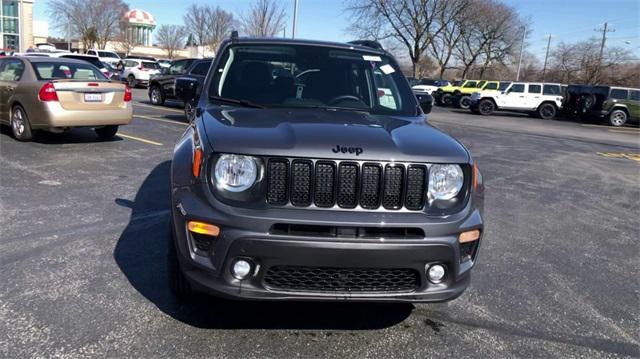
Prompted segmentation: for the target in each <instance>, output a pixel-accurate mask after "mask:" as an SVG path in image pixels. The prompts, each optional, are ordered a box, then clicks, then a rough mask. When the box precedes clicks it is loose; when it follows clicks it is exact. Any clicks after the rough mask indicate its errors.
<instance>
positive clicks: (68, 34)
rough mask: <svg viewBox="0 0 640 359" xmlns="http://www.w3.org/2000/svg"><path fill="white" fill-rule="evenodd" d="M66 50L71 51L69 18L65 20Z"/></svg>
mask: <svg viewBox="0 0 640 359" xmlns="http://www.w3.org/2000/svg"><path fill="white" fill-rule="evenodd" d="M67 50H69V52H71V19H69V20H67Z"/></svg>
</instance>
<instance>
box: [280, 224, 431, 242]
mask: <svg viewBox="0 0 640 359" xmlns="http://www.w3.org/2000/svg"><path fill="white" fill-rule="evenodd" d="M269 233H271V234H278V235H289V236H302V237H335V238H406V239H420V238H424V231H423V230H422V229H420V228H393V227H383V228H379V227H339V226H314V225H306V224H286V223H277V224H274V225H273V226H271V229H270V230H269Z"/></svg>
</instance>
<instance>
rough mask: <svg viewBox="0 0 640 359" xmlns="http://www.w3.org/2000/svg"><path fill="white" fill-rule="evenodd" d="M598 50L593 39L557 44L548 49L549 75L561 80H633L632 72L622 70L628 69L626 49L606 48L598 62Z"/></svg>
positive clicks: (630, 81) (579, 81) (566, 81)
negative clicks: (553, 47) (550, 49)
mask: <svg viewBox="0 0 640 359" xmlns="http://www.w3.org/2000/svg"><path fill="white" fill-rule="evenodd" d="M599 49H600V42H599V41H598V40H597V39H595V38H592V39H589V40H586V41H580V42H577V43H573V44H569V43H565V42H561V43H559V44H558V45H557V46H556V47H555V49H554V50H553V51H551V55H550V66H549V67H550V77H549V78H550V79H552V80H554V81H559V82H563V83H584V84H598V83H611V84H629V83H633V78H634V77H633V75H632V74H629V73H628V72H626V71H623V69H625V68H630V67H629V66H625V62H626V60H627V59H629V58H630V52H629V50H627V49H623V48H620V47H607V48H606V50H605V52H604V54H603V57H602V64H600V59H599V57H598V56H599V55H598V54H599ZM618 74H620V75H618Z"/></svg>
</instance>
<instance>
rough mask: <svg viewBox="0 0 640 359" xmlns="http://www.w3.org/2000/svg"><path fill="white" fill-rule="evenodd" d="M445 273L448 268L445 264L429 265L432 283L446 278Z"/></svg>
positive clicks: (429, 275)
mask: <svg viewBox="0 0 640 359" xmlns="http://www.w3.org/2000/svg"><path fill="white" fill-rule="evenodd" d="M445 273H446V270H445V269H444V267H443V266H441V265H440V264H434V265H432V266H431V267H429V270H428V271H427V276H428V277H429V281H430V282H431V283H435V284H438V283H440V282H442V280H443V279H444V275H445Z"/></svg>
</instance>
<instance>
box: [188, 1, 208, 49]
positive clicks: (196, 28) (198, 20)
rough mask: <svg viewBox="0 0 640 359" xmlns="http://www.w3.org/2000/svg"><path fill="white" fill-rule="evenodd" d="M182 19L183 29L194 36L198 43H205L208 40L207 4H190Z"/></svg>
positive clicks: (200, 44)
mask: <svg viewBox="0 0 640 359" xmlns="http://www.w3.org/2000/svg"><path fill="white" fill-rule="evenodd" d="M183 21H184V27H185V29H187V30H188V31H189V32H190V33H192V34H193V35H194V36H195V39H196V41H197V42H198V45H199V46H204V45H206V44H207V42H208V40H209V31H208V28H207V27H208V18H207V6H206V5H196V4H192V5H191V6H189V7H188V8H187V13H186V14H185V15H184V17H183Z"/></svg>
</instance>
